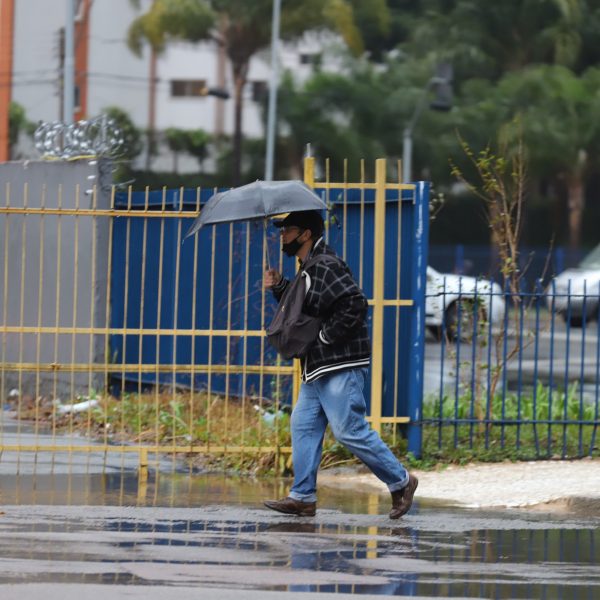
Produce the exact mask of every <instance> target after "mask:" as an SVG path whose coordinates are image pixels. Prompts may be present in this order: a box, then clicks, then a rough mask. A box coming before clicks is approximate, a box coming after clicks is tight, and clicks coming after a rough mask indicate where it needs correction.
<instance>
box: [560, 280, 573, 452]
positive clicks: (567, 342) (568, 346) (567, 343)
mask: <svg viewBox="0 0 600 600" xmlns="http://www.w3.org/2000/svg"><path fill="white" fill-rule="evenodd" d="M567 294H568V296H569V303H568V306H567V339H566V340H565V373H564V379H563V386H564V389H563V394H564V403H563V404H564V406H563V419H566V418H567V414H568V413H567V409H568V406H567V405H568V403H569V358H570V356H571V352H570V351H571V280H569V283H568V285H567ZM566 445H567V426H566V425H564V424H563V426H562V450H561V457H562V458H565V456H566V455H567V451H566Z"/></svg>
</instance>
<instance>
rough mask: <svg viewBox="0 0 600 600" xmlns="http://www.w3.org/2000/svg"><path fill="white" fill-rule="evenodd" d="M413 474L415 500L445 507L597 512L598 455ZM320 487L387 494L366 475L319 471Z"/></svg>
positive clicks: (599, 487) (599, 498) (599, 488)
mask: <svg viewBox="0 0 600 600" xmlns="http://www.w3.org/2000/svg"><path fill="white" fill-rule="evenodd" d="M412 472H413V473H414V474H415V475H417V477H418V478H419V488H418V489H417V493H416V496H415V498H417V499H421V500H432V501H436V502H441V503H443V504H444V505H454V506H463V507H470V508H484V507H485V508H492V507H508V508H517V507H519V508H523V507H532V508H533V507H539V508H548V509H553V510H567V511H573V512H583V511H588V510H590V509H591V510H593V511H594V512H600V459H589V458H585V459H581V460H573V461H559V460H556V461H536V462H515V463H513V462H503V463H485V464H481V463H479V464H470V465H467V466H463V467H460V466H449V467H447V468H445V469H443V470H437V471H417V470H415V471H412ZM319 485H328V486H336V487H341V488H348V489H357V488H358V487H360V488H366V487H371V488H373V489H377V490H379V491H380V492H381V493H382V494H387V493H388V492H387V488H386V486H385V485H384V484H382V483H381V482H380V481H379V480H378V479H377V478H376V477H375V476H373V475H371V474H370V473H364V474H363V473H361V474H352V473H349V472H338V473H329V472H327V471H322V472H321V473H320V475H319Z"/></svg>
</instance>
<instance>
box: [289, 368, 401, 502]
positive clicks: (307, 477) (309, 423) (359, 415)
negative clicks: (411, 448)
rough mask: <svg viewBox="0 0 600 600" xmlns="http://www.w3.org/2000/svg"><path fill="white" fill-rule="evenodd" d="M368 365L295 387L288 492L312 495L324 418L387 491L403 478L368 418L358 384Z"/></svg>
mask: <svg viewBox="0 0 600 600" xmlns="http://www.w3.org/2000/svg"><path fill="white" fill-rule="evenodd" d="M366 374H367V369H344V370H341V371H334V372H333V373H331V374H330V375H324V376H322V377H319V379H317V380H315V381H312V382H310V383H303V384H302V385H301V387H300V394H299V395H298V402H297V403H296V406H295V407H294V411H293V412H292V460H293V463H294V484H293V485H292V489H291V490H290V494H289V495H290V497H291V498H294V499H295V500H301V501H303V502H316V500H317V471H318V469H319V463H320V462H321V454H322V451H323V437H324V435H325V429H326V427H327V423H329V424H330V425H331V430H332V432H333V435H334V436H335V438H336V439H337V440H338V442H340V443H342V444H343V445H344V446H346V448H348V450H350V452H352V454H354V455H355V456H356V457H357V458H359V459H360V460H361V461H362V462H363V463H365V465H367V467H369V469H371V471H373V473H374V474H375V475H376V476H377V477H379V479H381V481H383V482H384V483H386V484H387V486H388V488H389V490H390V492H394V491H396V490H400V489H402V488H403V487H405V486H406V484H407V483H408V472H407V470H406V469H405V468H404V467H403V466H402V464H401V463H400V462H399V461H398V459H397V458H396V457H395V456H394V455H393V454H392V451H391V450H390V449H389V448H388V447H387V446H386V445H385V444H384V443H383V442H382V440H381V438H380V437H379V434H378V433H377V432H376V431H373V430H372V429H371V428H370V427H369V424H368V423H367V421H366V419H365V417H366V412H367V411H366V404H365V397H364V394H363V389H364V386H365V377H366Z"/></svg>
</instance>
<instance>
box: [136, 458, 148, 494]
mask: <svg viewBox="0 0 600 600" xmlns="http://www.w3.org/2000/svg"><path fill="white" fill-rule="evenodd" d="M139 457H140V463H139V471H138V502H140V503H142V502H144V500H145V498H146V492H147V489H148V449H147V448H140V453H139Z"/></svg>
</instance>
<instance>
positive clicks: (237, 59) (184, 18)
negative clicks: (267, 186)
mask: <svg viewBox="0 0 600 600" xmlns="http://www.w3.org/2000/svg"><path fill="white" fill-rule="evenodd" d="M355 2H357V3H358V4H360V5H361V6H363V8H364V6H365V5H364V2H363V3H360V2H358V0H355ZM377 7H378V9H379V10H381V11H384V10H385V9H386V7H385V3H383V2H381V1H379V0H378V2H377ZM271 14H272V0H253V1H252V2H247V1H246V0H154V2H153V3H152V5H151V7H150V8H149V10H148V11H147V12H146V13H144V14H142V15H141V16H140V17H138V18H137V19H135V20H134V21H133V23H132V24H131V26H130V28H129V38H128V43H129V47H130V48H131V49H132V50H133V51H134V52H137V53H140V52H141V48H142V43H143V41H144V40H146V41H148V42H149V43H150V44H151V46H152V47H153V48H154V49H155V50H156V51H158V52H160V51H162V50H163V49H164V48H165V46H166V45H167V44H168V43H169V41H170V40H176V39H179V40H186V41H189V42H200V41H203V40H212V41H214V42H215V43H217V44H218V45H220V46H221V47H222V48H224V50H225V52H226V54H227V56H228V58H229V60H230V63H231V70H232V75H233V84H234V93H233V97H234V103H235V117H234V136H233V169H234V171H233V184H234V185H237V184H238V183H239V182H240V175H241V149H242V112H243V89H244V86H245V84H246V81H247V77H248V69H249V65H250V59H251V58H252V57H253V56H254V55H255V54H256V53H257V52H259V51H260V50H262V49H264V48H266V47H268V46H269V44H270V41H271ZM317 27H330V28H333V29H335V30H336V31H338V32H339V33H340V34H341V35H342V37H343V38H344V40H345V41H346V43H347V44H348V46H349V47H350V48H352V49H353V50H354V51H355V52H357V53H360V52H362V50H363V48H364V47H363V44H362V39H361V35H360V32H359V30H358V29H357V27H356V25H355V16H354V7H353V3H352V2H350V1H349V0H302V1H300V2H294V3H285V2H284V3H283V6H282V13H281V35H282V38H283V39H293V38H296V37H298V36H300V35H302V34H303V33H304V32H305V31H307V30H310V29H314V28H317Z"/></svg>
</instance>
